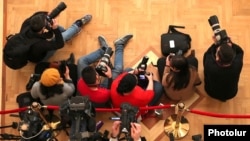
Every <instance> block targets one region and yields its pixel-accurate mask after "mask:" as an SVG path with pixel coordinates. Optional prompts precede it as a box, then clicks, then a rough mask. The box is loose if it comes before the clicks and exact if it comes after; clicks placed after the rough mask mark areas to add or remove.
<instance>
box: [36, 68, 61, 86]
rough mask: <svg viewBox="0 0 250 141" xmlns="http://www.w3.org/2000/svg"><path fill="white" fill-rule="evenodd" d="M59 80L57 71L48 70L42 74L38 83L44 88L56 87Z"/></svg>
mask: <svg viewBox="0 0 250 141" xmlns="http://www.w3.org/2000/svg"><path fill="white" fill-rule="evenodd" d="M60 79H61V77H60V73H59V71H58V70H57V69H55V68H48V69H46V70H45V71H44V72H43V73H42V76H41V79H40V82H41V83H42V84H43V85H44V86H46V87H51V86H54V85H56V84H57V83H58V82H59V81H60Z"/></svg>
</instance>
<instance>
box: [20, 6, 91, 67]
mask: <svg viewBox="0 0 250 141" xmlns="http://www.w3.org/2000/svg"><path fill="white" fill-rule="evenodd" d="M63 6H65V5H63V4H62V3H61V4H60V5H59V6H58V7H57V8H56V10H54V11H52V13H50V14H49V13H48V12H44V11H40V12H36V13H34V14H33V15H32V16H31V17H29V18H27V19H26V20H25V21H24V23H23V24H22V27H21V31H20V32H23V31H25V30H28V32H27V33H26V36H28V37H30V38H39V39H41V40H40V41H38V42H36V43H35V44H34V45H32V46H31V48H30V51H29V54H28V60H29V61H31V62H33V63H38V62H40V61H47V60H48V59H49V58H50V57H51V56H52V55H53V54H54V53H55V51H56V50H57V49H60V48H62V47H63V46H64V42H66V41H68V40H70V39H71V38H72V37H74V36H75V35H76V34H78V33H79V32H80V30H81V28H82V26H83V25H85V24H87V23H88V22H89V21H90V20H91V18H92V16H91V15H86V16H84V17H82V18H80V19H78V20H76V21H75V22H74V23H73V24H72V25H71V27H69V28H68V29H64V28H63V27H61V26H59V25H58V23H57V21H56V20H55V19H54V18H55V17H54V16H57V15H58V14H59V12H58V11H60V10H61V11H62V10H63V8H66V6H65V7H63ZM60 8H61V9H60ZM61 11H60V12H61Z"/></svg>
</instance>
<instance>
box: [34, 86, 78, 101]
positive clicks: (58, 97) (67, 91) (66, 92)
mask: <svg viewBox="0 0 250 141" xmlns="http://www.w3.org/2000/svg"><path fill="white" fill-rule="evenodd" d="M40 85H41V83H40V82H36V83H35V84H34V85H33V87H32V89H31V96H32V97H33V98H34V99H38V98H39V99H40V100H41V102H42V103H43V104H44V105H56V106H59V105H61V104H62V103H64V102H65V101H66V100H67V99H68V98H69V97H70V96H72V95H73V93H74V91H75V86H74V84H73V83H64V84H63V93H61V94H55V95H54V96H53V97H49V98H48V99H46V98H45V96H44V95H43V94H42V93H41V91H40Z"/></svg>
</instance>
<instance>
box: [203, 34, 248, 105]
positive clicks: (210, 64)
mask: <svg viewBox="0 0 250 141" xmlns="http://www.w3.org/2000/svg"><path fill="white" fill-rule="evenodd" d="M213 40H214V44H212V45H211V46H210V47H209V48H208V50H207V51H206V52H205V54H204V57H203V66H204V81H205V90H206V92H207V94H208V95H209V96H211V97H212V98H215V99H218V100H220V101H223V102H225V101H226V100H228V99H231V98H233V97H235V96H236V94H237V91H238V82H239V77H240V73H241V69H242V66H243V54H244V52H243V50H242V49H241V47H240V46H238V45H237V44H235V43H233V42H232V41H231V39H230V38H226V39H224V41H223V42H222V43H220V44H218V42H219V41H218V40H217V39H216V38H215V36H214V37H213ZM220 42H221V41H220Z"/></svg>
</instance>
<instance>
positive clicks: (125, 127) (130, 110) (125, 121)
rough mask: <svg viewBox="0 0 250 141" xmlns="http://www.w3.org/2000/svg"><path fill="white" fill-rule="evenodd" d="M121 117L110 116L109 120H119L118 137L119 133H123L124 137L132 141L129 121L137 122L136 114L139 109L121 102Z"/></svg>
mask: <svg viewBox="0 0 250 141" xmlns="http://www.w3.org/2000/svg"><path fill="white" fill-rule="evenodd" d="M120 109H121V117H118V118H117V117H115V118H111V120H120V121H121V125H120V133H119V135H118V139H119V138H120V135H121V133H124V134H125V139H126V140H127V141H132V137H131V132H130V131H131V125H130V123H131V122H137V119H136V115H137V113H138V111H139V108H138V107H134V106H132V105H130V104H129V103H122V104H121V107H120Z"/></svg>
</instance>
